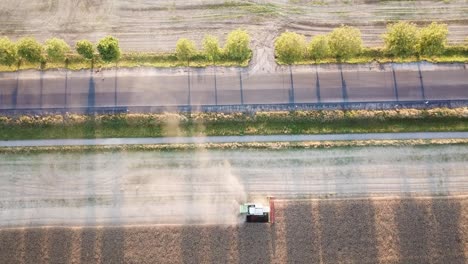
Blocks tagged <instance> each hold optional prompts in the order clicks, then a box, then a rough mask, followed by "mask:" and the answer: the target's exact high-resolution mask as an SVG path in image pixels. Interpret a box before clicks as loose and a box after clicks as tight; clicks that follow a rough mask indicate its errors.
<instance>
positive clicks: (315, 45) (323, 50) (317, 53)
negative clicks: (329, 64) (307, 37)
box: [308, 35, 330, 61]
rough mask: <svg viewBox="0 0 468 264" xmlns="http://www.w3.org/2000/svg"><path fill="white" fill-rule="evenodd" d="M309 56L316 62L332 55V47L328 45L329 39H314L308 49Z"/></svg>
mask: <svg viewBox="0 0 468 264" xmlns="http://www.w3.org/2000/svg"><path fill="white" fill-rule="evenodd" d="M308 52H309V55H310V57H311V58H312V59H314V60H316V61H317V60H321V59H323V58H325V57H327V56H329V55H330V46H329V45H328V37H327V36H325V35H317V36H315V37H313V38H312V40H311V41H310V44H309V47H308Z"/></svg>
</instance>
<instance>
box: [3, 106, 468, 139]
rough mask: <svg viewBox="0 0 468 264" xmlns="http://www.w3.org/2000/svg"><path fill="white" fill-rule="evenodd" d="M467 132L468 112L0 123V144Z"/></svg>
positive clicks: (128, 116) (46, 118) (29, 118)
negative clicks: (68, 139) (160, 138)
mask: <svg viewBox="0 0 468 264" xmlns="http://www.w3.org/2000/svg"><path fill="white" fill-rule="evenodd" d="M452 131H468V108H466V107H465V108H456V109H445V108H439V109H430V110H416V109H401V110H350V111H342V110H326V111H294V112H259V113H256V114H245V113H233V114H223V113H193V114H172V113H163V114H120V115H97V116H87V115H74V114H69V115H64V116H62V115H50V116H18V117H0V140H21V139H60V138H115V137H119V138H132V137H167V136H228V135H295V134H335V133H380V132H382V133H383V132H452Z"/></svg>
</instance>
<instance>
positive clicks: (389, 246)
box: [0, 197, 468, 263]
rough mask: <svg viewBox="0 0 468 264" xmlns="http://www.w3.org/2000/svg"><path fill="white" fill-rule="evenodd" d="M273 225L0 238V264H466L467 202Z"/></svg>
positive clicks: (291, 204)
mask: <svg viewBox="0 0 468 264" xmlns="http://www.w3.org/2000/svg"><path fill="white" fill-rule="evenodd" d="M276 220H277V223H276V224H274V225H267V224H265V225H263V224H243V225H238V226H223V225H218V226H211V225H185V226H152V227H150V226H148V227H145V226H138V227H137V226H135V227H104V228H37V229H36V228H29V229H4V230H2V231H0V246H1V250H0V259H1V260H2V263H96V262H99V263H123V262H125V263H182V262H184V263H319V262H321V263H466V260H467V258H468V256H467V254H468V198H467V197H452V198H406V199H400V198H393V199H392V198H386V199H373V200H368V199H365V200H314V201H277V218H276Z"/></svg>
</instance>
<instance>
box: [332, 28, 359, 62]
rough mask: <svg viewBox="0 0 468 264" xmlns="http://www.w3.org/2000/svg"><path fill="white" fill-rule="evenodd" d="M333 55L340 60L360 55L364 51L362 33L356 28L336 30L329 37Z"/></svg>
mask: <svg viewBox="0 0 468 264" xmlns="http://www.w3.org/2000/svg"><path fill="white" fill-rule="evenodd" d="M328 43H329V45H330V51H331V54H332V55H333V56H334V57H335V58H336V59H337V60H338V61H341V60H347V59H349V58H351V57H353V56H356V55H358V54H359V53H360V52H361V49H362V38H361V31H360V30H359V29H357V28H355V27H350V26H341V27H338V28H335V29H334V30H333V31H332V32H331V33H330V35H329V37H328Z"/></svg>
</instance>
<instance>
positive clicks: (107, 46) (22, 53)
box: [0, 36, 121, 66]
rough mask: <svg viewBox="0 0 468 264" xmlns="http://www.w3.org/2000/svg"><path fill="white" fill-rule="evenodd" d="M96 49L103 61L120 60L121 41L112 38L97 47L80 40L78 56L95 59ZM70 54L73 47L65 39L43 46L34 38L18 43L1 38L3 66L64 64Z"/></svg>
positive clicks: (100, 42) (0, 59)
mask: <svg viewBox="0 0 468 264" xmlns="http://www.w3.org/2000/svg"><path fill="white" fill-rule="evenodd" d="M96 48H97V51H98V54H99V57H100V58H101V59H102V60H103V61H106V62H111V61H116V60H118V59H119V58H120V54H121V51H120V48H119V41H118V40H117V39H116V38H114V37H112V36H107V37H105V38H103V39H101V40H99V42H98V44H97V46H96V47H95V46H94V44H93V43H91V42H90V41H88V40H80V41H78V42H77V43H76V46H75V50H76V51H77V52H78V54H80V55H81V56H83V57H84V58H85V59H89V60H93V59H94V58H95V56H96V55H95V51H96ZM70 52H71V47H70V46H69V45H68V44H67V43H66V42H65V41H64V40H63V39H58V38H52V39H48V40H47V41H46V42H45V43H44V45H42V44H41V43H39V41H37V40H36V39H34V38H32V37H26V38H21V39H19V40H18V41H17V42H16V43H15V42H13V41H11V40H10V39H9V38H7V37H3V38H0V64H3V65H8V66H11V65H13V64H15V63H18V62H21V61H26V62H30V63H38V62H40V63H45V62H47V61H50V62H64V61H65V60H66V58H67V54H69V53H70Z"/></svg>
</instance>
